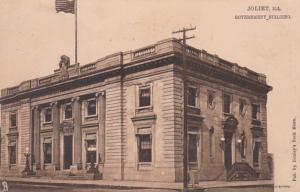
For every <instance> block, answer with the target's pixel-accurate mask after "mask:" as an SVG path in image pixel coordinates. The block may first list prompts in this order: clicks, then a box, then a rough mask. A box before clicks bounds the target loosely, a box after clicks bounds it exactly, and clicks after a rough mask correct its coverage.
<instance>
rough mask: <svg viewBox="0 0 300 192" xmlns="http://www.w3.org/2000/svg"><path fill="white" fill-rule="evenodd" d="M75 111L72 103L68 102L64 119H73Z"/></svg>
mask: <svg viewBox="0 0 300 192" xmlns="http://www.w3.org/2000/svg"><path fill="white" fill-rule="evenodd" d="M72 117H73V112H72V105H71V104H66V105H65V106H64V119H72Z"/></svg>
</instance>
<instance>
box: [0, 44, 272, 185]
mask: <svg viewBox="0 0 300 192" xmlns="http://www.w3.org/2000/svg"><path fill="white" fill-rule="evenodd" d="M182 59H183V45H182V44H181V43H180V42H179V41H178V40H177V39H166V40H162V41H159V42H157V43H156V44H153V45H150V46H146V47H144V48H141V49H137V50H134V51H128V52H119V53H115V54H112V55H108V56H106V57H104V58H102V59H99V60H97V61H96V62H93V63H90V64H86V65H83V66H80V65H79V64H74V65H70V63H69V60H68V57H66V56H62V57H61V62H60V64H59V69H56V70H54V73H53V74H52V75H49V76H46V77H42V78H36V79H32V80H28V81H24V82H22V83H21V84H19V85H17V86H15V87H10V88H6V89H3V90H1V98H0V103H1V122H2V125H1V162H0V164H1V174H2V175H6V176H12V175H18V176H21V175H22V171H23V170H24V168H25V164H26V158H25V156H24V153H25V152H27V153H31V154H32V155H31V159H30V162H31V164H32V165H33V170H34V171H35V172H36V174H38V175H41V176H43V175H44V176H49V175H50V176H54V177H55V176H57V177H59V176H60V175H63V174H66V175H67V174H68V173H70V172H72V173H73V174H74V175H76V174H83V175H84V173H86V171H87V170H88V169H90V167H91V164H94V163H95V165H96V167H97V168H98V170H99V171H100V173H101V174H102V175H103V179H114V180H122V179H124V180H143V181H168V182H177V181H182V180H183V81H182V77H183V66H182ZM186 61H187V82H186V83H187V91H188V94H187V95H188V96H187V127H188V146H189V150H188V160H189V170H190V171H191V170H194V171H195V172H197V173H198V175H199V179H200V180H249V179H250V180H253V179H267V178H270V172H271V171H272V170H270V169H269V166H268V143H267V109H266V103H267V93H268V92H269V91H270V90H272V87H270V86H269V85H267V83H266V76H265V75H263V74H260V73H256V72H254V71H252V70H249V69H247V68H245V67H240V66H239V65H237V64H235V63H231V62H228V61H226V60H224V59H222V58H220V57H218V56H217V55H212V54H209V53H207V52H206V51H204V50H199V49H196V48H193V47H191V46H187V47H186Z"/></svg>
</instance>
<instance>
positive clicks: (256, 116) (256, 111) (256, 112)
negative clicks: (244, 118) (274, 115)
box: [252, 104, 260, 120]
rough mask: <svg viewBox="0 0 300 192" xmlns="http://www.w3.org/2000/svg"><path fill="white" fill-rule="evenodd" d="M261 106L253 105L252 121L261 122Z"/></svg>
mask: <svg viewBox="0 0 300 192" xmlns="http://www.w3.org/2000/svg"><path fill="white" fill-rule="evenodd" d="M259 112H260V111H259V105H256V104H252V119H256V120H259Z"/></svg>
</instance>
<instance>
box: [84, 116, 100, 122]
mask: <svg viewBox="0 0 300 192" xmlns="http://www.w3.org/2000/svg"><path fill="white" fill-rule="evenodd" d="M84 119H85V120H87V121H89V120H97V119H98V115H89V116H85V117H84Z"/></svg>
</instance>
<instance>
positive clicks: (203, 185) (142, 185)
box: [0, 177, 273, 190]
mask: <svg viewBox="0 0 300 192" xmlns="http://www.w3.org/2000/svg"><path fill="white" fill-rule="evenodd" d="M3 179H4V178H1V177H0V181H3ZM5 180H6V181H7V182H14V183H21V184H32V185H59V186H65V185H73V186H74V185H75V186H89V187H99V188H115V189H170V190H181V189H182V187H183V184H182V183H165V182H146V181H108V180H55V179H46V178H19V177H6V178H5ZM250 186H270V187H271V186H273V181H272V180H258V181H233V182H227V181H202V182H200V183H199V186H196V188H200V189H208V188H220V187H250Z"/></svg>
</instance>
